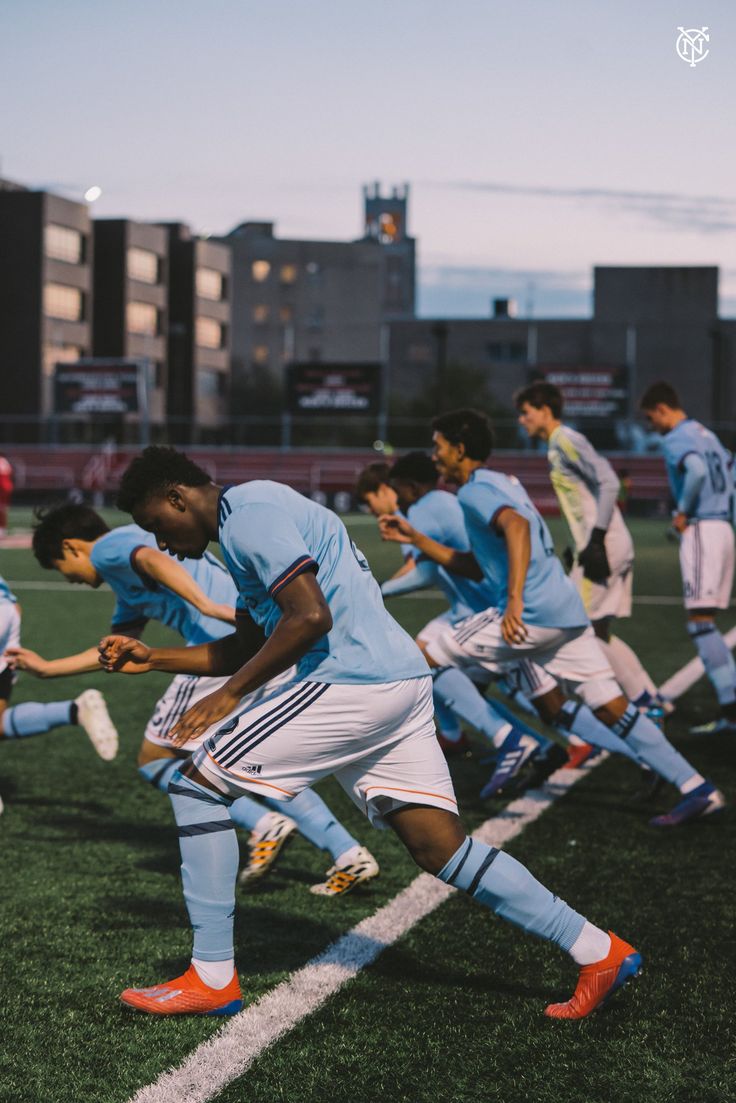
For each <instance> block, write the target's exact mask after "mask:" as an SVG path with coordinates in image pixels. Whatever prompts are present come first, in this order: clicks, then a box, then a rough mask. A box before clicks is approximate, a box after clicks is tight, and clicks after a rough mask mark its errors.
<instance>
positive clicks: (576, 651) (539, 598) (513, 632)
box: [381, 410, 725, 827]
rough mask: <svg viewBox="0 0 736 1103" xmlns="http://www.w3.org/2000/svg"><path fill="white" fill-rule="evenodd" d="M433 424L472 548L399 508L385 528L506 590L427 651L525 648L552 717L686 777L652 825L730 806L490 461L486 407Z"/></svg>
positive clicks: (539, 702) (542, 527)
mask: <svg viewBox="0 0 736 1103" xmlns="http://www.w3.org/2000/svg"><path fill="white" fill-rule="evenodd" d="M432 425H433V429H434V434H433V441H434V453H433V455H434V460H435V463H436V464H437V467H438V469H439V471H440V473H441V474H442V475H444V476H445V478H447V479H449V480H451V481H452V482H456V483H457V484H458V485H459V487H460V490H459V492H458V501H459V502H460V505H461V506H462V510H463V514H464V516H465V524H466V528H467V532H468V536H469V538H470V545H471V548H472V551H471V552H460V551H457V550H456V549H454V548H449V547H446V546H445V545H443V544H440V543H438V542H437V541H435V540H430V539H429V538H428V537H427V536H425V535H423V534H422V533H420V532H417V531H416V530H415V529H414V528H413V526H412V525H410V524H409V522H408V521H407V520H405V519H402V518H397V517H387V518H385V519H382V521H381V526H382V529H383V532H384V535H385V536H386V538H387V539H394V540H398V541H404V542H409V543H411V544H413V546H414V547H415V548H416V549H417V550H418V551H420V552H423V553H425V554H426V555H428V556H429V557H430V558H432V559H434V560H435V562H437V563H439V564H440V565H441V566H444V567H446V568H448V569H449V570H454V571H455V572H456V573H458V574H465V575H466V576H467V577H473V578H480V577H485V578H486V579H487V580H488V582H489V584H490V586H491V588H492V590H493V591H494V592H495V594H496V595H497V605H496V606H495V607H491V608H489V609H487V610H486V612H485V613H481V614H478V615H476V616H474V617H469V618H468V619H467V620H466V621H461V622H460V624H458V625H454V626H448V628H446V629H445V632H444V634H443V635H442V636H441V637H440V638H439V639H437V640H435V641H433V642H432V644H431V645H430V647H429V648H428V653H429V655H430V656H431V658H432V660H433V661H434V663H435V664H436V665H437V666H446V665H448V664H452V663H455V664H457V665H462V666H467V665H470V664H472V663H480V664H481V665H482V666H483V665H492V666H493V667H495V666H496V664H498V663H504V662H507V663H508V662H517V663H518V662H519V661H520V659H522V658H523V659H524V660H525V661H524V663H523V665H522V670H523V671H524V672H525V676H526V677H527V680H528V683H529V686H528V696H529V697H531V698H532V700H533V701H534V703H535V705H536V706H537V708H538V709H539V712H540V715H541V716H542V718H543V719H544V720H546V721H547V722H548V723H553V724H555V725H556V726H557V727H559V728H562V729H567V730H568V731H572V732H574V734H575V735H577V736H579V737H580V738H581V739H584V740H585V741H586V742H588V743H592V744H594V745H595V746H602V747H604V748H606V749H609V750H617V751H619V752H620V753H623V754H626V755H627V757H632V758H634V759H635V760H636V759H638V760H640V761H642V762H644V763H645V765H647V766H649V767H650V768H651V769H652V770H654V771H655V773H657V774H659V775H660V776H661V777H663V778H665V780H667V781H670V782H672V783H673V784H674V785H676V786H677V788H678V789H679V790H680V793H681V794H682V797H683V799H682V800H681V801H680V802H679V803H678V804H677V805H676V807H675V808H674V809H673V810H672V811H671V812H670V813H668V814H667V815H664V816H656V817H655V818H654V819H653V820H651V823H652V825H653V826H656V827H674V826H677V825H678V824H682V823H686V822H687V821H689V820H693V819H696V818H699V817H701V816H707V815H710V814H712V813H714V812H717V811H719V810H720V809H722V808H723V807H724V806H725V799H724V797H723V794H722V793H720V792H719V791H718V790H717V789H716V787H715V786H714V785H713V784H712V783H711V782H709V781H706V779H705V778H704V777H702V776H701V775H700V774H699V773H698V772H697V771H696V770H695V769H693V767H692V766H691V765H690V764H689V763H688V762H687V761H686V760H685V759H684V758H683V757H682V755H680V754H679V753H678V752H677V751H676V750H675V749H674V747H672V746H671V744H670V743H669V742H668V741H667V739H666V738H665V736H664V734H663V732H661V731H660V729H659V728H658V727H657V726H656V725H655V724H654V723H653V722H652V721H651V720H650V719H649V718H648V717H647V716H646V715H644V714H643V713H641V712H639V710H638V709H637V708H636V706H635V705H632V704H630V702H629V701H628V700H627V699H626V697H625V696H624V695H623V694H622V693H621V690H620V687H619V686H618V684H617V682H616V681H615V679H614V676H613V671H612V670H611V668H610V666H609V665H608V663H607V662H606V658H605V655H604V654H603V652H602V651H601V648H600V647H599V645H598V642H597V639H596V636H595V634H594V632H593V630H592V628H591V627H590V622H589V620H588V617H587V615H586V613H585V609H584V608H583V604H582V601H581V600H580V596H579V594H578V592H577V590H576V589H575V587H574V586H573V584H572V582H571V581H570V579H569V578H568V577H567V576H566V575H565V573H564V571H563V570H562V565H561V563H560V561H559V559H558V558H557V556H556V555H555V553H554V546H553V544H552V538H551V536H550V534H549V529H548V528H547V526H546V524H545V523H544V521H543V519H542V517H541V516H540V514H539V513H538V511H537V510H536V509H535V508H534V506H533V505H532V502H531V500H530V499H529V497H528V495H527V493H526V491H525V490H524V488H523V487H522V486H521V484H520V483H519V482H518V480H516V481H512V480H511V479H509V478H507V477H506V476H505V475H501V474H500V473H499V472H496V471H489V470H487V469H486V467H485V460H486V458H487V457H488V455H489V454H490V451H491V446H492V443H493V439H492V433H491V428H490V424H489V422H488V419H487V418H486V417H485V415H484V414H481V413H479V412H478V411H476V410H456V411H454V412H453V413H449V414H443V415H442V416H440V417H438V418H435V420H434V422H433V423H432ZM528 659H529V660H533V662H532V663H531V664H529V663H527V662H526V660H528ZM540 668H541V672H542V674H543V675H544V676H543V677H541V678H540V676H539V671H540ZM555 677H558V678H560V679H562V680H563V681H565V682H569V683H572V684H575V685H576V686H577V687H578V693H579V695H580V697H581V698H582V701H581V702H577V703H576V702H573V701H571V700H566V699H565V697H564V695H563V694H562V692H561V691H560V690H559V688H558V687H557V685H556V684H555V681H554V678H555Z"/></svg>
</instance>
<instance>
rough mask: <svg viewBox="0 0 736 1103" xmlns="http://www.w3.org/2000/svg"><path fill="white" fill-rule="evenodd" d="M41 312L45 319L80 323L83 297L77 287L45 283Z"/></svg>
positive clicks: (82, 312) (82, 313) (82, 311)
mask: <svg viewBox="0 0 736 1103" xmlns="http://www.w3.org/2000/svg"><path fill="white" fill-rule="evenodd" d="M43 312H44V314H45V315H46V317H47V318H60V319H61V320H62V321H64V322H81V321H82V318H83V316H84V295H83V294H82V292H81V291H80V290H79V288H78V287H66V285H65V284H63V283H47V284H45V286H44V289H43Z"/></svg>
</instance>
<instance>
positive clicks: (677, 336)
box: [388, 267, 736, 448]
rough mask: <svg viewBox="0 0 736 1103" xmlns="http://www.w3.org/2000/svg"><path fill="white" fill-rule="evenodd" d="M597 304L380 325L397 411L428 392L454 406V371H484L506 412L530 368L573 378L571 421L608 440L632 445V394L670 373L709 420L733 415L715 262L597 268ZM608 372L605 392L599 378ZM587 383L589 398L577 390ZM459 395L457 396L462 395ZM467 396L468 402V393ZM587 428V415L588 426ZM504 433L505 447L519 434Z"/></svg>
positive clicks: (731, 347)
mask: <svg viewBox="0 0 736 1103" xmlns="http://www.w3.org/2000/svg"><path fill="white" fill-rule="evenodd" d="M594 286H595V291H594V313H593V316H592V318H583V319H579V320H577V319H559V320H558V319H531V318H517V317H512V316H509V315H503V316H500V317H489V318H478V319H453V318H423V319H414V320H403V321H398V320H397V321H393V322H391V323H390V325H389V339H388V378H389V390H390V393H391V396H392V404H393V407H394V410H398V411H399V412H405V413H409V412H411V409H412V403H416V402H417V401H420V400H422V399H423V398H426V396H427V395H431V396H432V398H433V399H434V400H435V403H436V404H437V405H438V406H443V405H446V403H445V401H444V399H445V398H446V397H449V396H451V398H450V400H451V401H453V402H454V403H455V404H456V405H457V404H459V403H458V395H457V393H456V390H453V386H452V380H453V376H454V375H460V376H461V375H462V372H463V370H465V371H466V372H470V373H472V374H473V378H474V379H475V380H477V381H482V383H483V385H484V386H485V387H486V391H487V394H488V395H490V396H491V397H492V399H493V405H494V407H495V411H496V414H497V416H498V417H500V418H501V419H502V418H503V416H504V414H506V416H507V417H508V419H509V421H510V422H512V421H513V418H514V416H515V415H514V405H513V395H514V392H515V391H516V390H517V389H518V388H519V387H521V386H523V385H524V384H525V383H526V382H527V381H529V380H530V379H531V378H532V377H534V376H535V375H540V376H544V375H547V374H548V373H549V372H554V373H555V378H556V379H558V380H559V379H565V374H564V373H565V372H566V371H567V373H568V378H567V381H568V382H569V383H574V382H575V381H576V380H577V381H578V382H579V386H578V396H579V400H580V401H579V402H578V404H577V406H578V409H579V411H581V412H580V415H579V418H578V420H579V421H580V420H582V421H583V422H588V423H590V424H592V425H593V426H594V427H595V425H596V424H598V425H599V426H600V427H602V426H603V423H604V422H605V424H606V434H607V435H606V439H605V440H603V441H602V443H604V444H605V446H607V447H622V448H625V447H631V446H637V444H640V443H641V442H640V441H637V439H632V433H633V435H634V438H636V436H637V432H638V431H637V429H636V427H635V426H634V427H633V428H632V425H631V421H632V420H633V419H636V417H637V414H638V411H637V403H638V398H639V396H640V395H641V393H642V392H643V390H644V389H645V388H646V387H647V386H648V385H649V384H650V383H653V382H654V381H655V380H657V379H669V380H670V381H671V382H672V383H673V384H674V386H675V387H676V388H677V389H678V391H679V392H680V394H681V397H682V400H683V403H684V404H685V406H686V408H687V409H688V411H689V412H690V413H691V414H692V415H693V416H694V417H697V418H699V419H701V420H703V421H705V422H707V423H708V424H718V423H720V424H722V425H724V426H725V425H727V423H729V422H730V423H733V421H734V417H735V416H736V382H735V377H736V321H730V320H726V319H721V318H719V317H718V269H717V268H711V267H656V268H647V267H628V268H624V267H617V268H613V267H611V268H608V267H598V268H596V269H595V271H594ZM606 376H608V377H610V380H611V385H610V389H611V392H615V395H613V397H611V399H610V401H606V400H605V396H604V394H603V385H602V383H601V380H603V379H604V378H605V377H606ZM586 387H587V388H588V391H589V394H588V399H589V402H588V405H587V408H586V404H585V398H586V394H585V388H586ZM460 397H462V396H460ZM466 403H467V404H469V405H472V404H473V394H472V393H469V394H468V395H467V399H466ZM587 427H588V428H589V427H590V425H588V426H587ZM524 439H525V438H524V437H523V436H519V438H518V441H517V442H514V441H513V440H505V441H504V443H505V444H507V445H513V444H514V443H524Z"/></svg>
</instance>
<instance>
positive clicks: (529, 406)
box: [515, 381, 662, 708]
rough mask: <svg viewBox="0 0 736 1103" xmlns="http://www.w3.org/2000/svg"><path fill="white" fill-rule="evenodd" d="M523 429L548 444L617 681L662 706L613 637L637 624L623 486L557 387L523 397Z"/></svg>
mask: <svg viewBox="0 0 736 1103" xmlns="http://www.w3.org/2000/svg"><path fill="white" fill-rule="evenodd" d="M515 400H516V408H517V410H518V411H519V423H520V424H521V425H522V426H523V428H524V429H525V430H526V431H527V433H528V434H529V436H530V437H532V439H537V440H542V441H545V442H546V444H547V459H548V460H549V466H550V480H551V482H552V486H553V487H554V490H555V494H556V495H557V500H558V502H559V503H560V510H561V511H562V514H563V516H564V518H565V520H566V521H567V523H568V525H569V528H570V533H571V535H572V539H573V543H574V547H575V561H574V564H573V567H572V569H571V571H570V578H571V579H572V581H573V582H574V583H575V585H576V587H577V589H578V591H579V593H580V596H581V598H582V599H583V605H584V606H585V611H586V613H587V614H588V617H589V618H590V620H591V623H592V625H593V631H594V632H595V634H596V636H597V637H598V639H599V640H600V643H601V647H602V648H603V651H604V652H605V655H606V658H607V659H608V662H609V664H610V666H611V668H612V670H613V672H614V674H615V675H616V681H617V682H618V683H619V685H620V686H621V688H622V689H623V691H624V693H625V694H626V696H627V697H628V698H629V700H630V701H633V703H634V704H635V705H637V706H638V707H639V708H642V707H644V708H646V707H648V706H650V705H658V706H661V705H662V701H661V699H660V698H659V696H658V694H657V689H656V686H655V685H654V682H653V681H652V679H651V678H650V677H649V675H648V674H647V672H646V670H645V669H644V667H643V666H642V664H641V662H640V661H639V659H638V658H637V656H636V655H635V654H634V652H633V651H632V649H631V648H630V647H629V646H628V644H626V643H624V641H623V640H622V639H619V637H618V636H614V635H612V627H613V622H614V621H615V619H616V618H617V617H630V616H631V595H632V587H633V580H634V543H633V541H632V539H631V534H630V532H629V530H628V528H627V527H626V524H625V522H624V519H623V517H622V515H621V510H620V509H619V508H618V505H617V504H616V501H617V498H618V494H619V490H620V482H619V479H618V476H617V475H616V472H615V471H614V470H613V468H612V467H611V465H610V463H609V462H608V460H607V459H605V457H603V456H601V455H599V454H598V453H597V452H596V450H595V449H594V448H593V445H592V444H591V443H590V441H589V440H588V439H587V437H584V436H583V434H582V433H579V432H577V430H575V429H571V428H570V427H569V426H568V425H564V424H563V422H562V414H563V408H564V399H563V396H562V392H561V391H560V389H559V388H558V387H555V386H554V384H552V383H545V382H542V381H540V382H537V383H532V384H530V385H529V386H528V387H524V389H523V390H521V391H519V392H517V394H516V396H515Z"/></svg>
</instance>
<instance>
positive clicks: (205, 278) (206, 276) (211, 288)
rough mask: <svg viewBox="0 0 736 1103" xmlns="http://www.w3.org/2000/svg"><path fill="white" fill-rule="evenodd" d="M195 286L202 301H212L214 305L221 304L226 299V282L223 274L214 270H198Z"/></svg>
mask: <svg viewBox="0 0 736 1103" xmlns="http://www.w3.org/2000/svg"><path fill="white" fill-rule="evenodd" d="M195 284H196V289H197V294H198V296H199V297H200V299H210V300H211V301H212V302H214V303H219V302H220V300H221V299H222V298H223V297H224V295H223V292H224V290H225V280H224V279H223V275H222V272H218V271H216V269H214V268H198V269H197V274H196V276H195Z"/></svg>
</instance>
